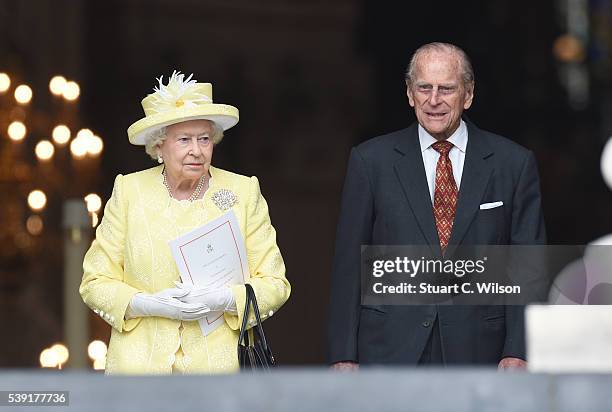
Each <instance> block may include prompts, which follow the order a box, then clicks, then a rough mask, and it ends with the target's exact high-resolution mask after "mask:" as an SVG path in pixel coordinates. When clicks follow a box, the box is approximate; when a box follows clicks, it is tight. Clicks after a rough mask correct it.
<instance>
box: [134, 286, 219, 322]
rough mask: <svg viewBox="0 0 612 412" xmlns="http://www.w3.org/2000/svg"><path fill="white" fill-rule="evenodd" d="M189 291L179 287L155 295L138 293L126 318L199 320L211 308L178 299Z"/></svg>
mask: <svg viewBox="0 0 612 412" xmlns="http://www.w3.org/2000/svg"><path fill="white" fill-rule="evenodd" d="M187 293H189V291H188V290H185V289H179V288H170V289H164V290H162V291H160V292H157V293H155V294H153V295H150V294H148V293H137V294H135V295H134V296H133V297H132V300H131V301H130V304H129V305H128V308H127V311H126V313H125V318H126V319H132V318H139V317H143V316H159V317H162V318H168V319H175V320H198V319H201V318H203V317H204V316H206V314H207V313H208V312H209V311H210V310H209V309H208V308H207V307H205V306H204V305H201V304H192V303H184V302H181V301H180V300H178V298H180V297H182V296H185V295H186V294H187Z"/></svg>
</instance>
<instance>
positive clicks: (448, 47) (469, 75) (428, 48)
mask: <svg viewBox="0 0 612 412" xmlns="http://www.w3.org/2000/svg"><path fill="white" fill-rule="evenodd" d="M431 52H439V53H453V54H455V55H456V56H457V58H458V59H459V64H460V66H461V68H462V71H463V73H462V77H463V83H464V84H465V86H473V84H474V69H473V68H472V62H471V61H470V58H469V57H468V55H467V54H466V53H465V52H464V51H463V49H461V48H460V47H457V46H455V45H454V44H450V43H440V42H434V43H428V44H425V45H423V46H421V47H419V48H418V49H417V50H416V51H415V52H414V54H413V55H412V57H411V58H410V63H408V67H407V68H406V84H407V85H409V86H410V85H412V81H413V80H414V75H415V71H416V65H417V61H418V59H419V57H421V55H423V54H427V53H431Z"/></svg>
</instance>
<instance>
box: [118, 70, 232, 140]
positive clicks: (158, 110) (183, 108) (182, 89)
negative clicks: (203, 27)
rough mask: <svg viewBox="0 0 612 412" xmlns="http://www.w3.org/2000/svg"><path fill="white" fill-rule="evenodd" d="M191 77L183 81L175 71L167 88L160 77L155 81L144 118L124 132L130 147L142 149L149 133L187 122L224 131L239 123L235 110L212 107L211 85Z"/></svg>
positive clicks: (180, 75)
mask: <svg viewBox="0 0 612 412" xmlns="http://www.w3.org/2000/svg"><path fill="white" fill-rule="evenodd" d="M192 76H193V74H191V75H190V76H189V77H188V78H187V79H186V80H185V78H184V77H185V75H184V74H181V72H177V71H176V70H175V71H174V72H173V73H172V76H171V77H170V80H168V84H167V85H164V84H163V82H162V81H163V76H161V77H159V78H158V79H157V81H158V82H159V85H158V86H157V87H155V88H154V89H153V90H154V93H151V94H150V95H148V96H147V97H145V98H144V99H142V108H143V109H144V112H145V117H144V118H143V119H140V120H138V121H137V122H135V123H133V124H132V125H131V126H130V127H128V129H127V132H128V138H129V139H130V143H132V144H136V145H144V144H145V138H146V136H147V135H148V134H149V133H151V132H154V131H155V130H158V129H161V128H162V127H165V126H169V125H171V124H175V123H180V122H184V121H187V120H200V119H206V120H212V121H213V122H215V123H216V124H218V125H219V126H220V127H221V128H222V129H223V130H227V129H229V128H230V127H233V126H235V125H236V124H237V123H238V109H237V108H235V107H234V106H229V105H227V104H215V103H213V99H212V84H210V83H197V82H196V81H195V80H192V79H191V77H192Z"/></svg>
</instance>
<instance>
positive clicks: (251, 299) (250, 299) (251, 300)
mask: <svg viewBox="0 0 612 412" xmlns="http://www.w3.org/2000/svg"><path fill="white" fill-rule="evenodd" d="M244 288H245V290H246V303H245V305H244V313H243V315H242V326H241V327H240V336H239V337H238V343H239V344H240V343H242V342H243V341H244V343H245V345H246V346H249V334H248V333H247V322H248V319H249V308H250V307H251V306H253V312H254V313H255V319H256V320H257V326H255V327H254V328H253V329H254V330H255V332H256V333H257V337H258V338H259V340H260V341H261V344H262V346H263V348H264V350H265V351H266V352H268V353H269V354H272V352H271V350H270V348H269V347H268V342H267V341H266V335H265V334H264V331H263V326H262V325H261V315H260V314H259V307H258V306H257V298H256V297H255V291H254V290H253V286H251V285H250V284H248V283H245V284H244Z"/></svg>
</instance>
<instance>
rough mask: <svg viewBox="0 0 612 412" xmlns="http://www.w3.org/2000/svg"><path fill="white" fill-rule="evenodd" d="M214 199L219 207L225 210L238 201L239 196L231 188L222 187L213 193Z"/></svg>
mask: <svg viewBox="0 0 612 412" xmlns="http://www.w3.org/2000/svg"><path fill="white" fill-rule="evenodd" d="M212 201H213V202H214V204H215V205H217V207H218V208H219V209H221V210H223V211H225V210H228V209H229V208H230V207H232V206H234V205H235V204H236V203H238V197H237V196H236V195H235V194H234V192H232V191H231V190H227V189H221V190H217V191H216V192H215V193H214V194H213V195H212Z"/></svg>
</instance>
